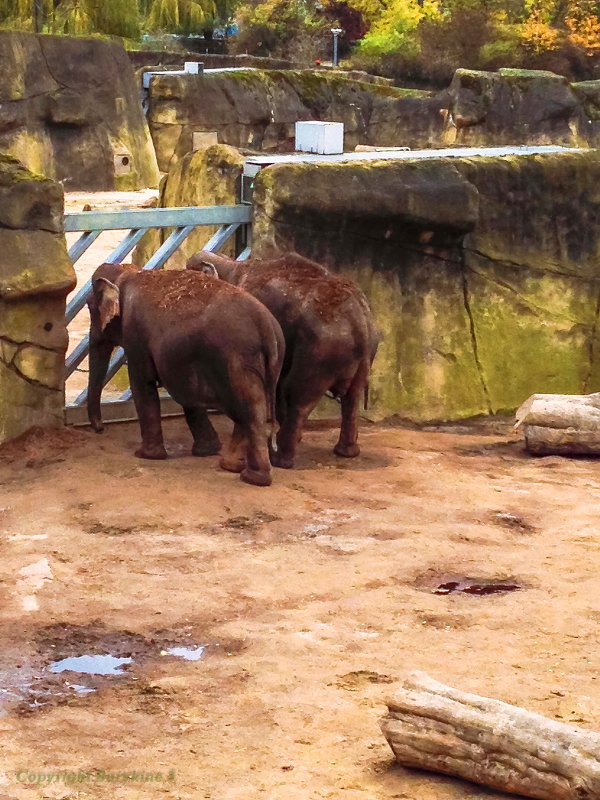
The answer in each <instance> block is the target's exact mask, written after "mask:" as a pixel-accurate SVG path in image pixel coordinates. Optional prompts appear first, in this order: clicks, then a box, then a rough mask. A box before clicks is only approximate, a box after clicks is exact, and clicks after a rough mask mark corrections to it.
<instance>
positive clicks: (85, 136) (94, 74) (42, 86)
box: [0, 31, 159, 191]
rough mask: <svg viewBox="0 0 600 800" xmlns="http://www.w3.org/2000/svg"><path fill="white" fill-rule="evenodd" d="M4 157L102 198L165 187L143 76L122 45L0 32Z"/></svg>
mask: <svg viewBox="0 0 600 800" xmlns="http://www.w3.org/2000/svg"><path fill="white" fill-rule="evenodd" d="M0 74H1V75H2V81H1V83H0V152H5V153H9V154H10V155H13V156H14V157H15V158H18V159H19V160H20V161H21V162H22V163H23V164H25V165H26V166H27V167H28V168H29V169H32V170H34V171H35V172H38V173H40V174H42V175H46V176H47V177H49V178H53V179H54V180H60V181H62V182H64V184H65V189H66V190H68V191H74V190H80V189H84V190H90V191H102V190H112V189H122V190H128V189H141V188H143V187H145V186H157V185H158V180H159V174H158V169H157V165H156V156H155V154H154V148H153V146H152V141H151V139H150V134H149V131H148V126H147V124H146V120H145V117H144V114H143V111H142V106H141V103H140V98H139V90H138V87H137V84H136V80H135V74H134V71H133V68H132V66H131V63H130V62H129V59H128V58H127V54H126V52H125V50H124V49H123V46H122V45H121V44H120V43H117V42H109V41H102V40H99V39H82V38H74V37H69V36H36V35H35V34H33V33H17V32H13V31H0Z"/></svg>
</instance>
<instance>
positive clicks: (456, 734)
mask: <svg viewBox="0 0 600 800" xmlns="http://www.w3.org/2000/svg"><path fill="white" fill-rule="evenodd" d="M380 724H381V729H382V731H383V734H384V736H385V738H386V739H387V741H388V743H389V745H390V747H391V748H392V750H393V752H394V755H395V756H396V760H397V761H398V763H399V764H401V765H402V766H404V767H414V768H418V769H423V770H429V771H432V772H442V773H444V774H446V775H453V776H458V777H460V778H464V779H465V780H469V781H472V782H473V783H478V784H480V785H482V786H487V787H490V788H492V789H496V790H500V791H504V792H511V793H512V794H517V795H521V796H523V797H533V798H536V799H537V800H599V798H600V735H599V734H597V733H592V732H589V731H585V730H582V729H581V728H572V727H570V726H568V725H564V724H563V723H561V722H555V721H554V720H551V719H547V718H546V717H542V716H540V715H539V714H533V713H531V712H529V711H525V710H524V709H522V708H518V707H517V706H511V705H508V704H507V703H501V702H500V701H498V700H491V699H488V698H485V697H479V696H478V695H474V694H467V693H465V692H461V691H458V690H457V689H452V688H451V687H449V686H445V685H444V684H442V683H438V681H436V680H434V679H433V678H431V677H429V676H428V675H426V674H425V673H423V672H414V673H412V674H411V675H410V676H409V677H408V679H407V680H406V681H405V683H404V686H403V688H402V690H401V691H400V693H399V694H398V695H396V696H395V697H394V698H393V700H390V701H388V715H387V716H386V717H384V718H383V719H382V720H381V723H380Z"/></svg>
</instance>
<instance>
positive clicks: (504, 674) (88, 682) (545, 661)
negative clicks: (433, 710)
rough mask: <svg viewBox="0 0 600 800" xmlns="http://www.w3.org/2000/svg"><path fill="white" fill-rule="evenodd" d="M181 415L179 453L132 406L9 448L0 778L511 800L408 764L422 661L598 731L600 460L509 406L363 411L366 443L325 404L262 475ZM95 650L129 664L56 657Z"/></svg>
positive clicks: (101, 788)
mask: <svg viewBox="0 0 600 800" xmlns="http://www.w3.org/2000/svg"><path fill="white" fill-rule="evenodd" d="M217 426H218V428H219V430H220V431H221V433H224V432H226V431H228V430H229V428H230V423H228V421H227V420H226V419H224V418H217ZM165 431H166V438H167V441H168V447H169V450H170V455H171V456H172V457H171V458H170V459H169V460H168V461H166V462H148V461H141V460H138V459H136V458H134V456H133V454H132V452H133V448H134V446H135V444H136V443H137V441H138V430H137V426H136V425H133V424H131V425H113V426H110V427H109V429H108V430H107V432H106V433H105V434H103V435H101V436H98V435H95V434H92V433H89V432H87V431H83V430H82V431H79V430H67V431H64V432H60V433H54V434H37V433H35V432H34V433H32V434H30V435H28V436H27V437H26V439H25V440H24V441H21V442H17V443H16V444H10V445H8V446H5V447H4V448H1V449H0V487H1V488H0V491H1V495H0V528H1V530H2V540H1V542H2V543H1V548H2V559H1V562H0V570H1V580H0V603H1V607H2V610H3V613H2V618H1V622H0V654H1V656H0V658H1V662H0V663H1V666H0V678H1V680H0V687H2V688H1V689H0V731H1V732H2V763H1V765H0V769H1V770H2V772H1V774H0V797H2V798H6V797H8V798H107V799H108V798H110V799H111V800H112V799H113V798H127V800H130V799H133V798H146V797H152V796H160V797H163V796H166V797H169V798H173V800H175V799H177V800H182V799H183V798H211V800H213V799H214V800H255V798H256V799H257V800H258V798H269V800H290V798H294V800H296V799H297V800H317V798H335V799H336V800H338V799H339V800H392V798H395V799H398V798H403V799H404V800H459V799H460V800H462V799H463V798H480V799H483V798H487V800H494V799H496V800H499V798H500V795H497V794H494V793H492V792H486V791H485V790H483V789H481V788H478V787H475V786H473V785H469V784H466V783H463V782H461V781H458V780H453V779H450V778H445V777H436V776H433V775H429V774H424V773H418V772H410V771H406V770H403V769H401V768H399V767H396V766H395V765H394V763H393V759H392V756H391V751H390V750H389V748H388V746H387V744H386V742H385V740H384V739H383V736H382V734H381V732H380V730H379V726H378V719H379V718H380V717H381V716H382V714H383V713H384V712H385V699H386V697H388V696H392V695H393V694H394V692H395V690H396V689H397V688H398V687H399V686H400V684H401V682H402V680H403V679H404V677H405V676H406V675H407V674H408V673H409V672H410V671H411V670H414V669H420V670H425V671H426V672H428V673H429V674H431V675H432V676H434V677H435V678H437V679H439V680H441V681H443V682H446V683H448V684H451V685H453V686H455V687H458V688H460V689H462V690H466V691H473V692H476V693H480V694H483V695H487V696H491V697H495V698H499V699H502V700H505V701H508V702H510V703H515V704H517V705H521V706H524V707H526V708H528V709H531V710H533V711H537V712H540V713H542V714H545V715H547V716H549V717H551V718H555V719H559V720H562V721H565V722H568V723H570V724H574V725H579V726H581V727H584V728H589V729H595V730H600V686H599V680H600V679H599V670H598V667H599V663H598V652H599V649H598V637H599V634H598V623H599V621H600V597H599V590H598V571H599V568H600V541H599V538H598V511H599V500H600V476H599V472H598V462H597V461H594V460H586V459H578V460H568V459H562V458H557V457H550V458H533V457H530V456H528V455H526V454H525V452H524V450H523V446H522V442H521V441H520V440H519V438H518V436H517V435H515V434H512V433H511V432H510V430H509V428H508V426H507V425H506V424H500V423H487V424H486V425H485V426H474V427H469V426H455V427H447V428H438V429H432V430H420V431H417V430H409V429H404V428H401V427H392V426H383V425H380V426H375V425H373V426H369V425H365V426H363V429H362V432H361V441H362V446H363V453H362V455H361V456H360V457H359V458H357V459H354V460H351V461H346V460H342V459H338V458H336V457H335V456H334V455H333V454H332V453H331V447H332V445H333V443H334V441H335V431H334V429H333V427H331V426H327V425H325V424H323V423H319V424H318V425H317V424H316V423H313V424H312V425H311V428H310V430H309V431H308V432H307V433H306V435H305V438H304V440H303V442H302V444H301V446H300V458H299V463H298V467H297V469H295V470H293V471H283V470H275V479H274V483H273V486H271V487H270V488H263V489H259V488H255V487H252V486H248V485H246V484H243V483H242V482H240V480H239V479H238V477H237V476H235V475H232V474H229V473H226V472H223V471H220V470H219V469H218V467H217V459H216V457H211V458H206V459H195V458H192V457H191V456H190V454H189V448H190V444H191V441H190V436H189V434H188V433H187V431H186V429H185V425H184V423H183V422H182V420H180V419H171V420H168V421H166V422H165ZM460 580H462V581H463V584H461V585H466V586H472V585H473V584H476V585H481V583H482V582H483V581H486V580H492V581H501V582H505V583H510V584H516V585H518V586H519V587H520V588H519V589H518V590H517V591H512V592H508V591H507V592H501V593H498V594H489V595H488V594H468V593H461V592H454V591H449V590H448V587H449V586H450V587H452V585H453V584H456V582H458V581H460ZM440 586H442V587H443V588H442V589H441V590H440V589H439V587H440ZM444 587H445V588H444ZM440 591H441V592H442V593H438V592H440ZM444 592H446V593H444ZM200 646H203V647H204V650H203V651H201V650H198V649H197V648H199V647H200ZM177 647H184V648H187V650H186V651H179V650H177V649H175V650H173V648H177ZM182 653H186V654H187V655H188V657H189V658H195V659H197V660H185V659H184V658H182V657H180V656H181V654H182ZM90 654H96V655H102V656H109V655H112V656H114V657H116V658H118V659H120V661H119V662H116V663H117V664H118V666H117V667H116V668H115V673H116V674H114V675H106V676H103V675H88V674H82V673H81V669H82V667H81V662H80V661H76V662H69V663H70V664H71V665H73V664H76V665H79V666H78V667H77V669H76V671H73V670H70V671H69V670H67V671H64V672H60V671H55V672H53V671H51V670H52V669H59V668H61V662H62V660H63V659H66V658H75V659H78V658H79V657H81V656H83V655H90ZM200 656H201V657H200ZM53 664H54V665H55V666H54V667H52V665H53ZM62 666H65V665H64V664H62ZM78 772H79V777H80V780H79V781H78V782H77V783H74V784H69V782H68V781H70V780H71V779H72V778H74V777H76V775H77V773H78ZM132 772H133V773H136V774H137V777H135V778H134V779H133V780H130V781H129V782H128V781H126V780H125V778H124V776H123V773H132ZM141 773H148V774H152V776H153V777H155V778H156V773H160V777H159V778H158V779H156V780H152V781H150V780H145V781H142V780H141V777H140V775H141ZM48 774H51V775H54V776H55V777H54V780H53V782H52V783H51V784H48V783H47V778H44V777H42V776H43V775H48ZM146 777H147V775H146Z"/></svg>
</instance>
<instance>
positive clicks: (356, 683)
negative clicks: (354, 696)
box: [335, 669, 398, 692]
mask: <svg viewBox="0 0 600 800" xmlns="http://www.w3.org/2000/svg"><path fill="white" fill-rule="evenodd" d="M397 680H398V679H397V678H394V677H392V676H391V675H384V674H382V673H380V672H373V671H372V670H370V669H359V670H355V671H354V672H347V673H346V674H345V675H340V676H339V677H338V680H337V682H336V684H335V685H336V686H338V687H339V688H340V689H345V690H346V691H348V692H358V691H359V690H361V689H363V688H364V687H365V686H368V685H369V684H386V683H394V682H395V681H397Z"/></svg>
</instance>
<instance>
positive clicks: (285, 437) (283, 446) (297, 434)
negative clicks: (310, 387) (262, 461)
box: [271, 400, 317, 469]
mask: <svg viewBox="0 0 600 800" xmlns="http://www.w3.org/2000/svg"><path fill="white" fill-rule="evenodd" d="M316 404H317V401H316V400H315V401H314V402H312V403H311V404H310V405H308V406H305V407H303V408H299V407H298V406H289V407H288V409H287V414H286V417H285V420H284V422H283V424H282V426H281V427H280V429H279V432H278V434H277V452H273V453H272V455H271V463H272V464H273V466H274V467H280V468H281V469H292V467H293V466H294V459H295V457H296V446H297V444H298V442H299V441H300V439H301V438H302V428H303V426H304V423H305V422H306V420H307V419H308V415H309V414H310V412H311V411H312V410H313V408H314V407H315V406H316Z"/></svg>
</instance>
